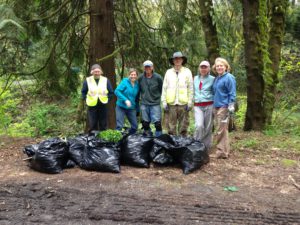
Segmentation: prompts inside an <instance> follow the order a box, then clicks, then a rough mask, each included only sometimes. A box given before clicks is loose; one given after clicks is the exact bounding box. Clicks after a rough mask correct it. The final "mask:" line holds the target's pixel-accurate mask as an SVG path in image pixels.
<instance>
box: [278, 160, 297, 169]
mask: <svg viewBox="0 0 300 225" xmlns="http://www.w3.org/2000/svg"><path fill="white" fill-rule="evenodd" d="M281 164H282V165H283V166H284V167H294V166H297V164H298V162H297V161H296V160H292V159H282V160H281Z"/></svg>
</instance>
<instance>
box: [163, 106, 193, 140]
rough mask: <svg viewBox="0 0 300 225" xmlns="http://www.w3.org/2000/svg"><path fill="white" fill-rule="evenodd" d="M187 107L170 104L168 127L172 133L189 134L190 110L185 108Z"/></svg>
mask: <svg viewBox="0 0 300 225" xmlns="http://www.w3.org/2000/svg"><path fill="white" fill-rule="evenodd" d="M185 107H186V105H169V112H168V115H167V116H168V121H167V129H168V133H169V134H170V135H178V134H180V135H182V136H187V129H188V127H189V112H187V111H186V110H185ZM177 130H178V133H177Z"/></svg>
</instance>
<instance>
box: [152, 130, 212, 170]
mask: <svg viewBox="0 0 300 225" xmlns="http://www.w3.org/2000/svg"><path fill="white" fill-rule="evenodd" d="M153 142H154V145H153V148H152V150H151V154H150V155H151V158H152V160H153V162H155V163H158V164H162V165H167V164H171V163H180V164H181V166H182V170H183V173H184V174H188V173H191V172H193V171H195V170H196V169H199V168H200V167H201V166H202V165H204V164H206V163H207V162H208V161H209V157H208V152H207V149H206V147H205V145H204V144H203V143H202V142H199V141H195V140H194V139H193V138H189V137H183V136H174V135H171V136H170V135H167V134H164V135H162V136H160V137H158V138H155V139H154V140H153Z"/></svg>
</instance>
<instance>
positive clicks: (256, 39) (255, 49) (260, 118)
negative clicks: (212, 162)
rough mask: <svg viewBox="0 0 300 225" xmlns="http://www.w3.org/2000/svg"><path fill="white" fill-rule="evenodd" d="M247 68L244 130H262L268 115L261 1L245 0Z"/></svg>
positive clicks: (244, 22)
mask: <svg viewBox="0 0 300 225" xmlns="http://www.w3.org/2000/svg"><path fill="white" fill-rule="evenodd" d="M242 3H243V18H244V20H243V28H244V39H245V67H246V72H247V111H246V119H245V125H244V130H262V129H263V128H264V127H265V121H266V115H265V111H264V107H263V100H264V99H263V98H264V89H265V82H264V78H263V71H264V62H263V52H262V46H261V45H262V43H261V31H260V29H258V28H259V21H258V20H257V17H259V0H243V1H242Z"/></svg>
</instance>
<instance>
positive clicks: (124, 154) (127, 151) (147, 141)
mask: <svg viewBox="0 0 300 225" xmlns="http://www.w3.org/2000/svg"><path fill="white" fill-rule="evenodd" d="M152 146H153V140H152V138H150V137H144V136H143V135H142V134H132V135H129V136H127V137H125V138H124V139H123V141H122V144H121V161H122V162H123V163H124V164H127V165H130V166H136V167H143V168H149V167H150V151H151V148H152Z"/></svg>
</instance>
